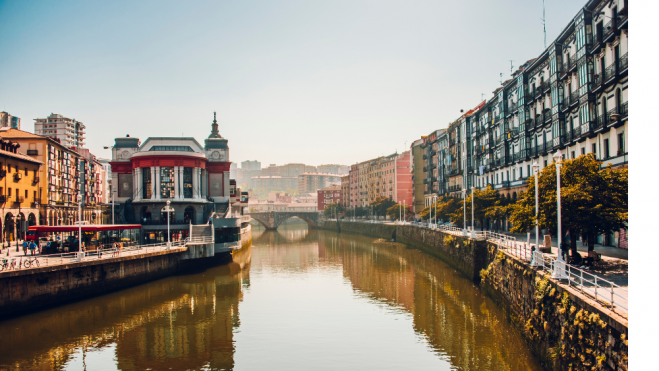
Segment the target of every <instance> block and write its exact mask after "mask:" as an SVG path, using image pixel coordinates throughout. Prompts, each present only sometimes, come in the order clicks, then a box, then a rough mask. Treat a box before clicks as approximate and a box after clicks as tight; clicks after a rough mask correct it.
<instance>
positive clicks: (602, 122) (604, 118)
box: [591, 114, 609, 131]
mask: <svg viewBox="0 0 659 371" xmlns="http://www.w3.org/2000/svg"><path fill="white" fill-rule="evenodd" d="M608 121H609V120H608V115H607V114H603V115H599V116H598V117H597V118H596V119H595V120H594V125H592V128H591V130H593V131H598V130H601V129H602V128H604V127H605V126H606V124H607V122H608Z"/></svg>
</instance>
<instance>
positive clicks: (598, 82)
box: [593, 73, 604, 93]
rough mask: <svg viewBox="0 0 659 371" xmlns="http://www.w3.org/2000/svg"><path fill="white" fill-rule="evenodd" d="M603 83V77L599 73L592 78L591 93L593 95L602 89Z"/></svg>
mask: <svg viewBox="0 0 659 371" xmlns="http://www.w3.org/2000/svg"><path fill="white" fill-rule="evenodd" d="M603 81H604V76H602V74H601V73H600V74H596V75H595V76H593V93H595V92H596V91H598V90H599V89H600V88H601V87H602V82H603Z"/></svg>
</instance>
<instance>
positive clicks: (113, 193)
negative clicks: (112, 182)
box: [110, 186, 114, 225]
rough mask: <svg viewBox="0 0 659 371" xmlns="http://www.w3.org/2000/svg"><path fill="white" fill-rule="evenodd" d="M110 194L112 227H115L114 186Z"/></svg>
mask: <svg viewBox="0 0 659 371" xmlns="http://www.w3.org/2000/svg"><path fill="white" fill-rule="evenodd" d="M110 193H112V225H114V186H110Z"/></svg>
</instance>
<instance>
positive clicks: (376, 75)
mask: <svg viewBox="0 0 659 371" xmlns="http://www.w3.org/2000/svg"><path fill="white" fill-rule="evenodd" d="M584 4H585V1H574V0H556V1H554V0H547V2H546V19H547V42H548V43H551V41H552V40H553V39H554V38H555V37H556V36H557V35H558V34H559V32H560V31H561V30H562V29H563V27H565V26H566V25H567V23H568V21H569V20H570V19H572V18H573V17H574V16H575V15H576V12H577V11H578V9H580V8H581V7H582V6H583V5H584ZM0 16H1V19H2V22H0V50H1V51H2V53H1V54H0V55H2V58H0V111H7V112H9V113H10V114H12V115H15V116H18V117H20V118H21V120H22V123H21V124H22V128H23V129H24V130H27V131H33V130H34V121H33V119H35V118H44V117H46V116H47V115H49V114H50V113H51V112H54V113H59V114H62V115H64V116H66V117H70V118H75V119H77V120H80V121H82V122H83V123H84V124H85V125H86V126H87V147H88V148H90V149H91V150H92V152H93V153H95V154H96V155H97V156H99V157H109V155H110V152H109V150H103V146H111V145H112V144H113V143H114V138H115V137H119V136H125V135H126V134H130V135H131V136H132V137H139V138H140V139H142V141H144V140H145V139H146V138H147V137H149V136H181V135H184V136H193V137H195V138H197V140H198V141H199V142H200V143H202V144H203V139H205V138H206V137H208V134H209V133H210V128H211V126H210V125H211V122H212V119H213V111H217V114H218V121H219V123H220V134H221V135H222V136H223V137H225V138H227V139H228V140H229V147H230V149H231V160H232V161H234V162H240V161H243V160H248V159H249V160H252V159H257V160H259V161H261V162H262V163H263V165H264V166H267V164H270V163H276V164H279V165H281V164H284V163H289V162H304V163H307V164H312V165H319V164H323V163H341V164H353V163H355V162H358V161H363V160H367V159H370V158H373V157H376V156H380V155H382V154H390V153H393V152H395V151H396V150H398V151H399V152H400V151H402V150H403V149H404V148H405V146H407V148H409V145H410V143H411V142H412V141H413V140H415V139H418V138H419V137H420V136H421V135H426V134H428V133H430V132H431V131H433V130H436V129H440V128H445V127H446V126H447V125H448V123H449V122H450V121H452V120H455V119H456V118H457V117H458V116H459V115H460V109H464V110H468V109H470V108H472V107H474V106H476V105H477V104H478V103H479V101H480V99H481V93H484V94H485V97H486V98H490V97H491V96H492V91H493V90H494V89H496V88H497V87H498V86H499V73H501V72H503V73H504V80H505V79H506V77H508V76H509V75H510V61H509V60H511V59H512V60H513V65H514V66H515V68H517V67H518V66H519V65H520V64H522V63H523V62H525V61H526V60H528V59H531V58H535V57H537V56H538V55H539V54H540V53H541V52H542V50H543V32H542V22H541V18H542V0H510V1H504V0H481V1H475V0H456V1H409V0H407V1H355V0H351V1H334V0H332V1H329V0H327V1H163V0H159V1H63V0H58V1H2V0H0Z"/></svg>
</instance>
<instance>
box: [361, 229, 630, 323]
mask: <svg viewBox="0 0 659 371" xmlns="http://www.w3.org/2000/svg"><path fill="white" fill-rule="evenodd" d="M367 222H374V221H367ZM405 225H412V226H416V227H421V228H428V229H432V230H440V231H442V232H445V233H448V234H451V235H454V236H460V237H469V238H471V231H467V232H466V236H465V232H464V230H463V229H462V228H458V227H453V226H448V225H442V224H433V223H427V222H426V223H424V222H406V223H405ZM474 239H476V240H487V241H490V242H492V243H495V244H496V245H497V246H498V247H499V249H501V250H503V251H506V252H507V253H508V254H510V255H512V256H514V257H516V258H518V259H520V260H522V261H524V262H527V263H529V264H530V265H531V266H532V267H538V268H540V269H542V270H544V271H547V272H549V273H551V272H553V271H554V265H555V262H556V258H554V257H552V256H551V255H550V254H543V253H542V252H540V251H538V250H534V249H532V247H531V245H530V244H529V243H528V242H521V241H517V238H516V237H514V236H509V235H506V234H501V233H496V232H490V231H483V232H474ZM564 273H565V277H566V278H565V279H564V281H566V283H567V284H568V285H569V286H571V287H574V288H575V289H577V290H579V291H580V292H581V293H582V294H584V295H586V296H590V297H592V298H593V299H595V301H596V302H598V303H599V304H600V305H602V306H603V307H605V308H609V309H610V310H611V311H614V312H615V311H616V309H622V310H623V311H624V312H625V313H629V291H628V290H627V289H626V288H624V287H621V286H620V285H617V284H615V283H613V282H611V281H609V280H606V279H604V278H601V277H599V276H597V275H595V274H592V273H590V272H588V271H586V270H583V269H581V268H578V267H575V266H573V265H569V264H567V263H565V272H564Z"/></svg>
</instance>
